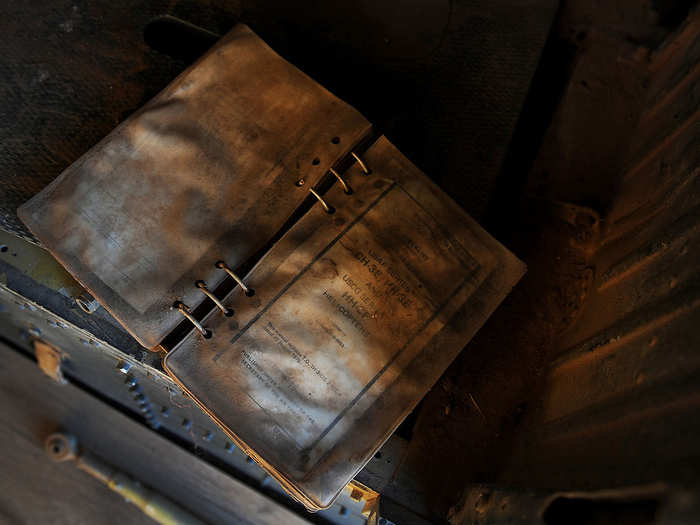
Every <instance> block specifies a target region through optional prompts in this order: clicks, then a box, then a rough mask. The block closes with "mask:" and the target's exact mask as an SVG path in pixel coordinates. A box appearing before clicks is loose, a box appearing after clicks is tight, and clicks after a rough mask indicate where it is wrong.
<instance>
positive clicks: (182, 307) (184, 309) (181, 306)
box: [173, 301, 211, 339]
mask: <svg viewBox="0 0 700 525" xmlns="http://www.w3.org/2000/svg"><path fill="white" fill-rule="evenodd" d="M173 308H176V309H177V311H178V312H180V313H181V314H182V315H184V316H185V317H186V318H187V319H189V321H190V322H191V323H192V324H193V325H194V327H195V328H196V329H197V330H199V333H201V334H202V335H203V336H204V337H205V338H207V339H209V338H210V337H211V330H208V329H207V328H204V327H203V326H202V325H201V323H200V322H199V321H197V319H195V318H194V316H193V315H192V314H191V313H190V308H189V306H187V305H186V304H185V303H181V302H180V301H178V302H177V303H175V304H174V305H173Z"/></svg>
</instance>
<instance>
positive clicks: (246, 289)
mask: <svg viewBox="0 0 700 525" xmlns="http://www.w3.org/2000/svg"><path fill="white" fill-rule="evenodd" d="M215 266H216V267H217V268H220V269H221V270H223V271H225V272H226V273H227V274H228V275H229V276H230V277H231V278H232V279H233V280H234V281H236V284H237V285H238V286H240V287H241V290H243V293H244V294H246V295H247V296H248V297H251V296H252V295H253V294H255V290H253V289H252V288H249V287H248V286H247V285H246V284H245V283H244V282H243V280H242V279H241V278H240V277H238V275H236V274H235V273H234V271H233V270H232V269H231V268H229V267H228V265H227V264H226V263H225V262H224V261H218V262H217V263H216V264H215Z"/></svg>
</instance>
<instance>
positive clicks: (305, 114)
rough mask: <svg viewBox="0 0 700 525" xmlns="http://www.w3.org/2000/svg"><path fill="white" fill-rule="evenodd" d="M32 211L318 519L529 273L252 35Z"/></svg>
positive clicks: (164, 97) (25, 214)
mask: <svg viewBox="0 0 700 525" xmlns="http://www.w3.org/2000/svg"><path fill="white" fill-rule="evenodd" d="M357 152H360V153H357ZM360 155H361V156H360ZM353 159H354V162H352V161H353ZM351 162H352V164H354V163H357V164H358V166H359V168H360V170H361V173H360V172H358V170H357V169H347V170H345V169H344V166H346V165H352V164H351ZM309 166H312V167H313V168H310V167H309ZM369 166H371V168H372V169H371V173H372V177H367V175H369V174H370V169H369ZM340 167H343V170H344V171H341V168H340ZM329 172H330V174H331V175H332V176H333V177H335V180H337V181H338V183H339V184H335V183H333V184H329V183H330V182H331V179H330V176H329V175H328V173H329ZM341 173H342V176H341ZM302 174H303V175H302ZM333 182H335V181H333ZM301 187H308V188H311V189H310V190H309V191H310V193H311V194H312V195H313V196H314V198H315V199H317V200H318V201H319V203H320V204H321V206H322V207H323V210H324V211H325V212H327V213H334V216H333V219H332V220H328V218H327V217H326V216H325V214H324V213H318V212H316V211H310V208H309V206H308V202H306V201H307V199H308V194H307V193H306V192H305V191H297V189H298V188H301ZM194 188H196V191H193V189H194ZM313 188H323V192H321V193H323V195H321V193H320V191H321V190H318V191H317V190H314V189H313ZM326 188H327V189H326ZM348 194H351V196H349V197H348V196H347V195H348ZM330 203H333V204H336V206H335V207H333V206H331V205H330ZM156 209H157V210H160V212H159V213H154V212H153V210H156ZM317 211H319V212H320V210H317ZM18 213H19V216H20V218H21V219H22V220H23V221H24V222H25V223H26V224H27V226H28V227H29V229H30V230H31V231H32V233H34V235H35V236H36V237H37V238H38V239H40V240H41V242H42V244H44V245H45V246H46V247H47V248H48V249H49V250H50V251H51V253H52V254H54V255H55V257H56V258H57V259H58V260H59V261H60V262H61V263H62V264H63V265H64V266H65V267H66V268H67V269H68V271H69V272H71V274H73V275H74V276H75V277H76V278H77V279H78V280H79V281H80V282H81V283H83V285H84V286H85V287H86V289H87V290H88V291H89V292H90V293H91V294H92V295H93V296H94V297H95V298H96V299H97V300H99V301H100V303H101V304H102V305H103V306H104V307H105V308H106V309H107V310H109V312H110V313H111V314H112V315H113V316H114V317H115V318H116V319H117V320H118V321H119V322H120V323H121V324H122V325H123V326H124V327H125V328H126V330H128V331H129V332H130V333H131V334H132V335H133V336H134V337H135V338H136V339H137V340H138V341H139V342H140V343H141V344H142V345H143V346H145V347H146V348H150V349H158V350H160V349H162V350H166V351H167V353H166V356H165V358H164V360H163V368H164V369H165V370H166V371H167V373H168V374H169V375H170V376H171V377H172V378H173V380H174V381H175V382H177V384H178V385H180V387H181V388H182V389H183V390H184V391H185V392H186V393H187V394H188V396H189V397H190V398H191V399H192V400H193V401H194V402H195V403H196V404H197V405H198V406H199V407H200V408H201V409H202V410H203V411H205V412H206V413H207V414H208V415H209V416H210V417H211V418H212V419H213V421H215V422H216V423H217V424H218V425H220V426H221V428H222V429H223V431H224V432H225V433H226V434H227V435H228V437H229V438H230V440H231V441H232V442H234V443H236V444H237V445H238V446H240V447H241V448H242V449H243V451H244V452H245V453H246V454H248V455H249V456H250V457H252V458H254V459H255V460H256V461H257V462H258V463H259V464H260V465H261V466H262V467H263V468H265V469H266V470H267V471H268V472H269V473H270V474H271V475H272V476H274V477H275V479H277V481H278V482H279V483H280V484H281V485H282V486H283V487H284V488H285V490H287V491H288V492H289V493H290V494H291V495H292V496H293V497H295V498H296V499H298V500H299V501H301V502H302V503H303V504H304V505H306V506H307V508H309V509H311V510H318V509H321V508H326V507H328V506H329V505H330V504H331V503H332V502H333V500H334V499H335V497H336V496H337V495H338V493H339V492H340V491H341V490H342V488H343V487H344V486H345V485H346V484H347V483H348V482H349V481H350V480H351V479H352V478H353V476H355V474H356V473H357V472H358V471H359V470H360V469H361V468H362V467H363V466H364V465H365V464H366V463H367V462H368V461H369V460H370V459H371V458H372V457H373V456H374V454H375V453H376V451H377V450H378V448H379V447H380V446H381V445H382V444H383V443H384V441H386V439H388V437H389V436H390V435H391V433H392V432H393V431H394V430H395V429H396V427H397V426H398V425H399V424H400V422H401V421H402V420H403V419H404V418H405V417H406V415H407V414H408V413H409V412H410V411H411V410H412V409H413V407H415V406H416V404H417V403H418V402H419V401H420V399H421V398H422V396H423V395H425V393H426V392H427V391H428V389H429V388H430V387H431V385H432V384H433V383H434V382H435V381H436V380H437V379H438V378H439V377H440V375H441V374H443V372H444V371H445V369H446V368H447V366H448V365H449V364H450V362H451V361H452V360H453V359H454V358H455V357H456V355H457V354H458V353H459V351H461V349H462V348H463V347H464V346H465V344H466V343H467V342H468V341H469V339H470V338H471V337H472V336H473V335H474V333H475V332H476V330H478V328H479V327H480V326H481V325H482V324H483V323H484V322H485V321H486V319H487V318H488V316H489V315H490V314H491V312H492V311H493V310H494V309H495V308H496V306H497V305H498V304H499V303H500V301H501V300H502V299H503V298H504V297H505V295H506V294H507V293H508V291H509V290H510V288H511V287H512V286H513V285H514V284H515V283H516V282H517V281H518V279H519V278H520V276H521V275H522V274H523V272H524V266H523V265H522V263H520V261H518V260H517V259H516V258H515V257H514V256H513V255H512V254H511V253H510V252H508V251H507V250H506V249H505V248H503V247H502V246H501V245H500V244H499V243H498V242H497V241H495V240H494V239H493V238H491V237H490V236H489V235H488V234H487V233H486V232H485V231H484V230H483V229H482V228H480V227H479V226H478V225H477V224H476V223H475V222H474V221H473V220H472V219H471V218H470V217H469V216H468V215H467V214H466V213H465V212H464V211H463V210H461V209H460V208H459V206H457V205H456V204H455V203H454V202H453V201H452V200H451V199H450V198H449V197H448V196H447V195H445V194H444V193H443V192H442V191H441V190H440V189H439V188H438V187H437V186H436V185H434V184H433V183H432V182H431V181H430V180H429V179H428V178H427V177H426V176H425V175H424V174H423V173H421V172H420V170H418V169H417V168H416V167H415V166H414V165H413V164H411V163H410V162H409V161H408V160H407V159H406V158H405V157H404V156H403V155H402V154H401V153H400V152H399V151H398V150H397V149H396V148H395V147H394V146H392V145H391V143H389V141H388V140H387V139H386V138H384V137H382V136H379V137H378V136H376V135H374V134H373V133H372V128H371V125H370V123H369V122H368V121H367V120H366V119H365V118H364V117H363V116H362V115H361V114H360V113H358V112H357V111H356V110H355V109H353V108H352V107H350V106H348V105H347V104H345V103H344V102H343V101H341V100H339V99H337V98H336V97H335V96H333V95H332V94H331V93H329V92H328V91H326V90H325V89H324V88H322V87H321V86H319V85H318V84H317V83H316V82H314V81H313V80H312V79H310V78H309V77H307V76H306V75H304V74H303V73H302V72H301V71H299V70H298V69H296V68H295V67H294V66H292V65H291V64H289V63H288V62H286V61H284V60H283V59H282V58H280V57H279V56H278V55H277V54H276V53H274V51H272V50H271V49H270V48H269V47H268V46H267V45H266V44H265V43H264V42H262V40H260V39H259V38H258V37H257V36H256V35H255V34H254V33H253V32H252V31H251V30H250V29H249V28H247V27H246V26H242V25H239V26H237V27H235V28H234V29H233V30H232V31H231V32H230V33H229V34H228V35H227V36H226V37H224V38H223V39H222V40H221V41H220V42H219V43H218V44H217V45H215V46H214V47H213V48H212V49H211V50H210V51H209V52H208V53H207V54H206V55H205V56H204V57H202V58H201V59H200V60H199V61H198V62H196V63H195V64H194V65H193V66H191V67H190V68H189V69H188V70H186V71H185V72H184V73H182V74H181V75H180V76H179V77H178V78H177V79H176V80H175V81H173V82H172V83H171V84H170V85H169V86H168V87H167V88H166V89H165V90H164V91H163V92H161V93H160V94H159V95H158V96H157V97H156V98H155V99H154V100H152V101H151V102H149V103H148V104H147V105H146V106H145V107H144V108H142V109H141V110H140V111H138V112H136V113H135V114H133V115H132V116H131V117H129V119H127V120H126V121H125V122H123V123H122V124H120V125H119V127H118V128H117V130H115V131H114V132H112V133H111V134H110V135H109V136H107V137H106V138H105V139H103V140H102V141H101V142H100V143H98V144H97V145H96V146H95V147H93V148H92V149H91V150H90V151H89V152H87V153H86V154H85V155H84V156H83V157H82V158H81V159H79V160H78V161H77V162H75V163H74V164H73V165H72V166H70V167H69V168H68V169H67V170H66V171H65V172H63V173H62V174H61V175H60V176H59V177H58V178H57V179H56V180H55V181H54V182H53V183H51V184H50V185H49V186H48V187H47V188H45V189H44V190H43V191H42V192H41V193H39V194H38V195H36V196H35V197H34V198H32V199H31V200H30V201H29V202H28V203H26V204H25V205H23V206H22V207H21V208H20V210H19V211H18ZM144 240H145V241H144ZM212 261H217V262H216V263H214V264H212V263H211V262H212ZM232 268H235V269H236V271H237V272H239V273H241V274H242V275H240V276H239V275H237V274H236V273H235V272H234V271H233V270H232ZM242 268H245V269H246V271H245V273H243V270H241V269H242ZM221 270H223V272H222V271H221ZM229 277H230V278H231V279H233V281H234V282H235V283H236V284H237V285H238V286H233V283H232V282H231V281H230V279H229ZM193 283H195V286H193ZM246 283H252V284H255V283H265V286H263V287H261V288H260V289H259V290H253V288H252V287H249V286H247V285H246ZM239 289H240V290H239ZM241 292H243V293H241ZM253 295H255V298H254V299H251V297H252V296H253ZM207 298H208V299H211V301H213V303H211V302H210V301H208V300H207ZM175 299H177V300H176V301H174V300H175ZM233 311H235V319H232V318H230V317H229V316H230V315H232V313H233ZM222 312H223V313H224V315H221V313H222ZM183 317H184V318H186V319H187V320H188V321H189V322H190V323H192V326H193V327H194V328H190V327H189V325H187V326H186V328H187V329H186V330H183V329H182V328H183V326H184V325H185V324H186V322H185V321H183V319H182V318H183Z"/></svg>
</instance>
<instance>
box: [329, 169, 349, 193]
mask: <svg viewBox="0 0 700 525" xmlns="http://www.w3.org/2000/svg"><path fill="white" fill-rule="evenodd" d="M328 171H330V172H331V173H332V174H333V175H335V178H336V179H338V182H340V184H341V185H342V186H343V189H344V190H345V193H348V194H350V193H352V190H351V189H350V186H348V185H347V183H346V182H345V181H344V180H343V177H341V176H340V175H339V174H338V172H337V171H335V170H334V169H333V168H330V169H329V170H328Z"/></svg>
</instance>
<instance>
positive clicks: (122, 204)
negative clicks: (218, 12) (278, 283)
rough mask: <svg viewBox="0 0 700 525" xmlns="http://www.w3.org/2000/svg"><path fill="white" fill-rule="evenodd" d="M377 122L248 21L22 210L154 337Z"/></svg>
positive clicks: (99, 293)
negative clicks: (288, 58) (178, 306)
mask: <svg viewBox="0 0 700 525" xmlns="http://www.w3.org/2000/svg"><path fill="white" fill-rule="evenodd" d="M369 128H370V126H369V123H368V122H367V121H366V120H365V119H364V118H363V117H362V116H361V115H360V114H359V113H357V112H356V111H355V110H353V109H352V108H351V107H350V106H348V105H347V104H344V103H343V102H341V101H340V100H338V99H337V98H335V97H333V95H331V94H330V93H328V92H327V91H326V90H325V89H323V88H322V87H321V86H319V85H318V84H316V83H315V82H314V81H313V80H311V79H310V78H308V77H307V76H306V75H304V74H303V73H302V72H301V71H299V70H298V69H296V68H295V67H294V66H292V65H290V64H289V63H287V62H285V61H284V60H282V59H281V58H280V57H279V56H278V55H277V54H275V53H274V52H273V51H272V50H271V49H270V48H269V47H268V46H267V45H265V43H264V42H262V40H260V39H259V38H258V37H257V36H256V35H255V34H254V33H253V32H252V31H251V30H250V29H248V28H247V27H246V26H242V25H241V26H237V27H236V28H235V29H234V30H233V31H231V32H230V33H229V34H228V35H227V36H226V37H225V38H223V39H222V40H221V41H220V42H219V43H218V44H217V45H216V46H215V47H214V48H213V49H212V50H211V51H210V52H209V53H208V54H207V55H206V56H205V57H203V58H202V59H200V60H199V61H198V62H197V63H196V64H195V65H194V66H192V67H191V68H190V69H188V70H187V71H186V72H184V73H183V74H182V75H180V76H179V77H178V78H177V79H176V80H175V81H174V82H173V83H171V84H170V85H169V86H168V87H167V88H166V89H165V90H164V91H163V92H162V93H160V94H159V95H158V96H157V97H155V98H154V99H153V100H152V101H151V102H150V103H149V104H148V105H146V106H145V107H144V108H143V109H142V110H140V111H139V112H138V113H137V114H136V115H134V116H132V117H131V118H129V119H128V120H127V121H126V122H124V123H123V124H121V125H120V126H119V127H118V128H117V129H115V130H114V131H113V132H112V133H111V134H110V135H109V136H108V137H106V138H105V139H104V140H102V141H101V142H100V143H99V144H98V145H97V146H95V147H94V148H93V149H91V150H90V151H89V152H88V153H86V154H85V155H84V156H83V157H81V158H80V159H79V160H78V161H77V162H76V163H75V164H73V165H72V166H71V167H70V168H68V169H67V170H66V171H65V172H64V173H63V174H62V175H61V176H60V177H59V178H58V179H56V180H55V181H53V182H52V183H51V184H50V185H49V186H48V187H47V188H46V189H44V190H43V191H42V192H41V193H39V194H38V195H37V196H35V197H34V198H33V199H32V200H31V201H29V202H28V203H27V204H26V205H24V206H22V207H21V208H20V210H19V213H20V217H21V218H22V220H23V221H24V222H25V224H27V226H29V228H30V230H31V231H32V232H33V233H34V234H35V235H36V236H37V237H38V238H39V239H40V240H41V241H42V243H43V244H44V245H46V246H47V247H48V249H49V250H50V251H51V252H52V254H53V255H54V256H56V258H57V259H58V260H59V261H61V263H62V264H63V265H64V266H65V267H66V268H67V269H68V270H69V271H70V272H71V273H72V274H73V275H74V276H75V277H76V278H77V279H78V280H79V281H80V282H81V283H83V284H84V285H85V287H86V288H87V289H88V290H89V291H90V292H91V293H92V294H93V295H94V296H95V297H96V298H97V299H98V300H99V301H100V302H101V304H102V305H103V306H104V307H105V308H107V309H108V310H109V311H110V313H112V315H114V317H116V318H117V319H118V320H119V321H120V322H121V323H122V324H123V325H124V327H125V328H126V329H127V330H128V331H129V332H130V333H131V334H132V335H133V336H134V337H135V338H136V339H137V340H139V342H140V343H141V344H143V345H144V346H146V347H148V348H152V347H155V346H156V345H157V344H158V343H160V341H161V340H162V339H163V338H164V337H165V335H166V334H167V333H168V332H170V331H171V330H172V329H173V328H174V327H175V326H176V325H177V324H178V323H179V322H180V321H181V317H180V315H179V314H178V312H177V311H174V310H173V309H172V308H171V307H172V305H173V304H174V303H175V302H176V301H182V302H183V303H185V304H187V305H188V306H189V307H190V308H195V307H196V306H197V305H198V304H200V303H201V302H202V300H203V299H205V295H204V294H202V292H201V291H199V290H198V289H197V288H196V287H195V286H194V283H195V282H196V281H198V280H203V281H205V282H206V283H207V284H208V285H209V286H210V287H211V288H212V289H213V288H216V286H217V285H218V284H219V283H221V282H222V281H223V280H224V278H225V277H226V274H225V273H224V272H223V271H221V270H220V269H217V268H216V266H215V263H216V262H217V261H220V260H223V261H225V262H226V264H228V265H229V266H231V267H233V268H237V267H239V266H240V265H242V264H244V263H246V262H247V261H248V260H249V259H250V258H251V257H252V256H253V255H254V254H255V253H256V252H257V251H258V250H260V249H261V248H262V247H263V246H264V245H265V243H266V242H268V240H269V239H270V237H271V236H272V235H273V234H274V233H275V232H277V230H279V229H280V227H281V226H282V224H283V223H284V221H286V220H287V218H288V216H289V215H290V214H291V213H292V212H293V211H294V210H295V209H296V208H297V207H298V206H299V204H301V202H302V201H303V200H304V199H305V198H306V196H307V194H308V187H312V186H313V185H314V184H315V183H316V182H317V181H318V180H319V179H320V178H321V177H322V176H323V175H324V174H325V173H326V172H327V171H328V168H330V167H331V166H332V165H333V164H335V162H336V161H337V160H338V159H339V158H340V157H342V156H343V155H344V154H345V153H347V152H348V151H349V150H350V148H352V147H353V146H354V145H355V144H357V143H358V141H360V140H361V139H362V138H363V137H365V135H366V134H367V133H368V131H369ZM301 179H304V180H305V181H306V182H305V184H304V185H302V184H297V181H299V180H301Z"/></svg>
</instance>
